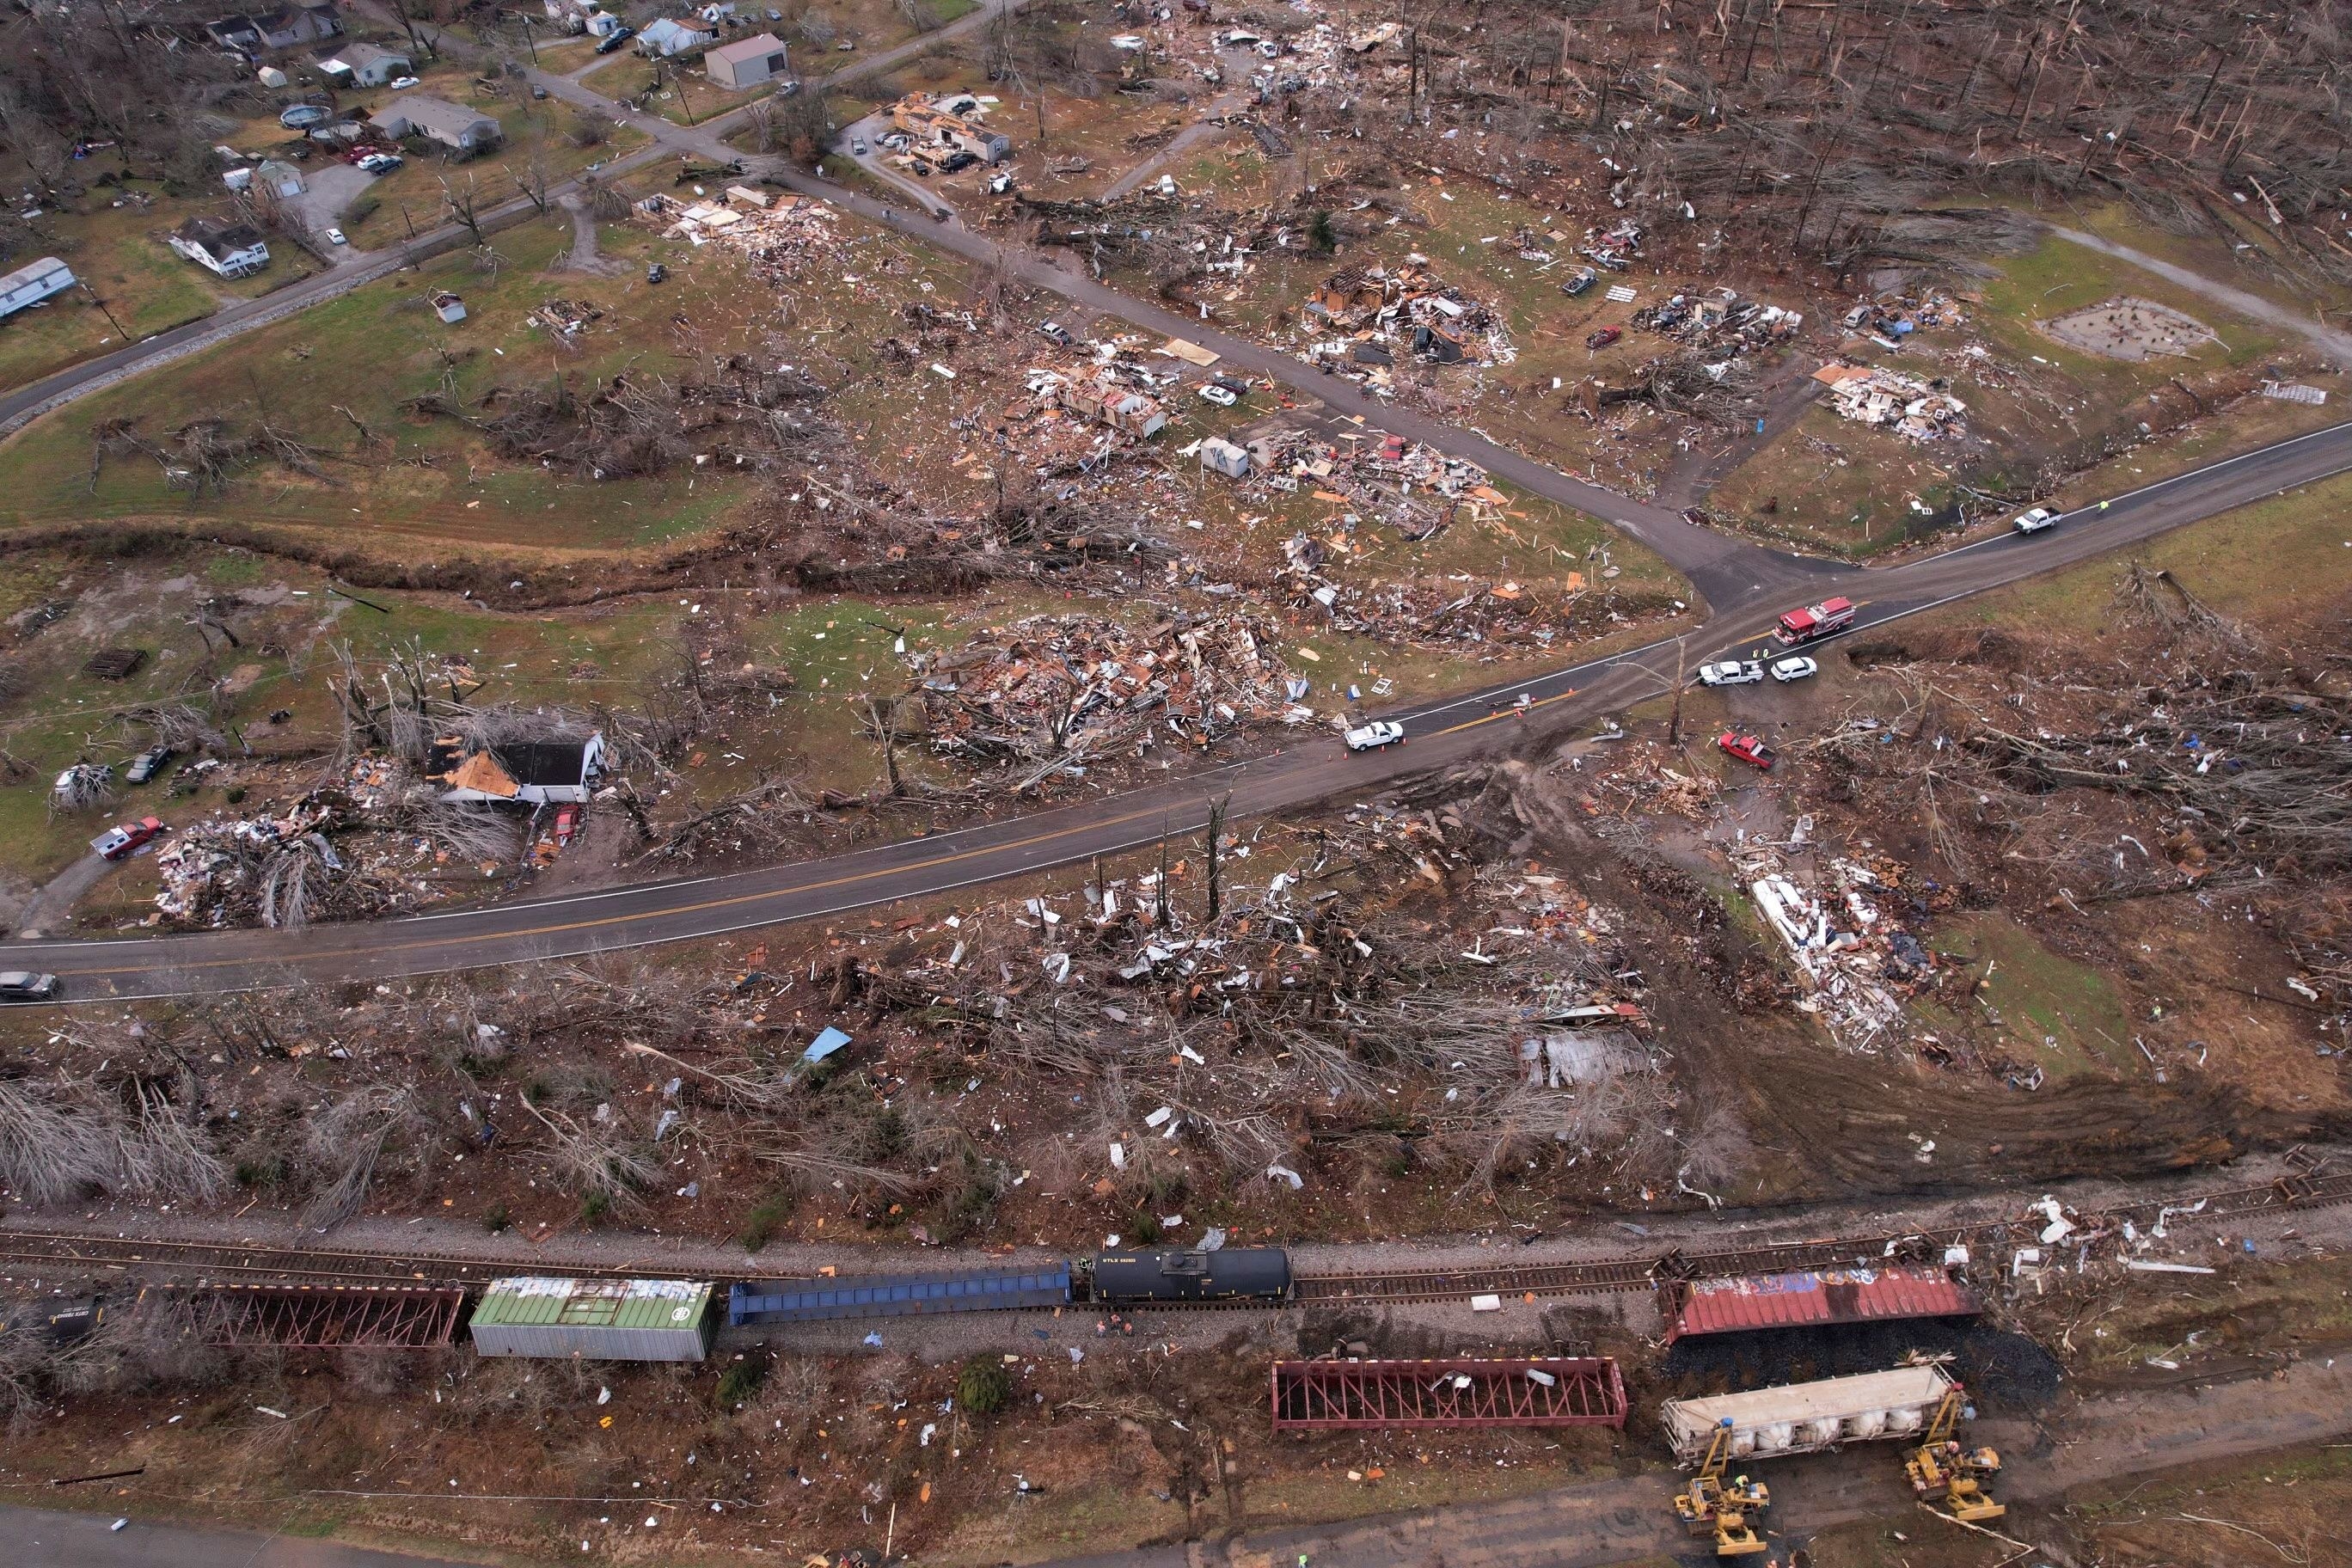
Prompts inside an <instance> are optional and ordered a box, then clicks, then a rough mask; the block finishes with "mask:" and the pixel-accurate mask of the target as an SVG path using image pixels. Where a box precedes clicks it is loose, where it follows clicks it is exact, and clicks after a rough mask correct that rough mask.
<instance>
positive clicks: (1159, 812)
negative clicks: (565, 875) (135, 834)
mask: <svg viewBox="0 0 2352 1568" xmlns="http://www.w3.org/2000/svg"><path fill="white" fill-rule="evenodd" d="M1166 814H1167V808H1166V807H1152V808H1150V809H1147V810H1143V811H1130V812H1127V813H1125V814H1123V815H1121V816H1113V817H1107V818H1105V819H1104V820H1102V821H1100V822H1082V823H1078V824H1076V825H1074V826H1069V827H1058V828H1055V830H1054V831H1053V832H1051V833H1039V834H1034V835H1032V836H1031V837H1027V838H1016V839H1013V840H1011V841H1010V842H1007V843H1003V844H994V845H982V847H979V848H977V849H963V850H959V851H958V852H956V853H955V854H953V855H934V856H932V857H931V858H929V859H927V860H913V861H909V862H908V863H907V864H906V865H904V866H884V867H878V868H876V869H874V870H871V871H858V872H854V873H852V874H851V875H849V876H846V877H834V878H829V879H826V880H824V881H821V882H803V883H799V884H796V885H794V886H792V887H788V888H770V889H765V890H764V891H761V892H756V893H735V894H731V895H730V896H729V897H727V898H723V899H704V900H700V901H699V902H697V903H691V904H678V905H676V906H673V907H669V908H665V909H657V910H642V911H638V912H635V913H625V914H614V915H604V916H600V917H598V918H597V919H595V920H585V921H561V922H559V923H557V924H554V925H541V926H525V927H523V928H521V929H520V930H517V931H490V932H488V933H486V934H485V935H483V936H480V937H474V938H467V937H465V936H463V935H453V936H438V937H428V938H425V939H424V940H421V941H416V942H384V943H380V944H378V943H371V944H369V945H367V946H365V947H363V948H361V949H360V950H359V951H361V952H409V951H412V950H414V949H416V948H430V947H445V946H447V945H449V944H450V943H452V942H464V941H469V940H470V941H490V940H498V941H507V940H510V939H514V938H520V937H534V936H560V935H562V933H563V932H565V931H592V930H593V929H595V928H596V927H598V926H610V925H623V924H628V923H632V922H635V921H647V920H656V919H660V918H662V917H664V916H668V915H691V914H699V913H701V912H702V911H704V910H724V909H731V908H733V907H735V906H737V905H740V904H753V903H758V902H759V901H760V900H763V899H774V898H782V897H784V896H786V895H789V894H793V893H818V892H823V891H824V890H825V889H828V888H844V887H848V886H851V885H853V884H855V883H858V882H866V881H872V880H874V879H877V878H880V877H891V876H900V875H904V874H907V873H909V872H915V871H928V870H929V869H931V868H934V867H938V866H952V865H954V864H956V863H957V862H958V861H961V860H971V859H973V858H978V857H980V856H982V855H999V854H1008V853H1011V852H1013V851H1016V850H1021V849H1030V848H1034V847H1037V846H1038V845H1041V844H1050V843H1052V842H1053V841H1054V840H1055V839H1057V838H1067V837H1070V836H1071V835H1072V834H1076V833H1090V832H1097V831H1100V830H1104V829H1108V828H1113V827H1118V826H1124V825H1125V824H1127V823H1130V822H1140V821H1142V820H1144V819H1146V818H1148V817H1150V816H1165V815H1166ZM901 896H903V897H906V898H919V897H921V896H923V889H915V890H913V891H911V892H908V893H906V894H904V895H901ZM487 912H491V913H495V912H496V911H495V910H491V911H487ZM166 940H169V939H166ZM267 962H269V961H268V960H266V959H254V958H206V959H197V960H194V961H193V962H186V963H179V962H173V961H169V960H165V961H160V962H158V963H140V964H118V965H116V966H114V967H112V968H106V969H67V968H60V969H59V970H58V973H62V974H143V973H148V972H150V971H152V970H155V969H227V968H234V967H236V965H239V964H247V963H267Z"/></svg>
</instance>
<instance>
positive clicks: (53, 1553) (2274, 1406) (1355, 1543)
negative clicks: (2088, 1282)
mask: <svg viewBox="0 0 2352 1568" xmlns="http://www.w3.org/2000/svg"><path fill="white" fill-rule="evenodd" d="M2347 1431H2352V1355H2338V1356H2334V1357H2330V1356H2327V1355H2326V1354H2324V1353H2319V1354H2316V1355H2315V1358H2314V1359H2310V1360H2305V1361H2302V1362H2298V1363H2294V1365H2292V1366H2290V1367H2288V1368H2286V1369H2285V1370H2284V1371H2283V1372H2281V1373H2276V1374H2274V1375H2268V1374H2266V1375H2262V1376H2257V1377H2250V1378H2246V1379H2243V1380H2242V1381H2238V1382H2231V1383H2217V1384H2201V1385H2196V1386H2186V1387H2180V1388H2173V1389H2165V1390H2162V1391H2159V1392H2157V1393H2150V1394H2117V1395H2113V1396H2109V1397H2105V1398H2100V1399H2094V1400H2085V1401H2082V1402H2080V1403H2078V1404H2075V1405H2072V1406H2071V1407H2067V1408H2063V1409H2061V1410H2058V1411H2055V1412H2050V1413H2045V1414H2044V1415H2042V1417H2041V1418H2039V1419H2019V1420H2007V1419H2000V1420H1987V1421H1982V1422H1979V1423H1978V1424H1977V1425H1976V1426H1973V1427H1972V1428H1971V1429H1970V1434H1969V1435H1970V1437H1971V1438H1972V1440H1976V1441H1981V1442H1987V1443H1990V1444H1992V1445H1993V1446H1994V1447H1998V1448H1999V1449H2000V1450H2001V1452H2002V1454H2003V1455H2004V1456H2005V1457H2006V1458H2008V1460H2009V1464H2008V1468H2006V1470H2005V1471H2004V1474H2003V1476H2002V1478H2001V1480H2000V1484H1999V1486H1998V1487H1997V1488H1996V1495H1998V1496H1999V1497H2000V1498H2001V1499H2002V1500H2004V1501H2007V1502H2010V1503H2011V1504H2012V1505H2014V1504H2019V1503H2030V1502H2055V1501H2057V1500H2060V1499H2062V1498H2063V1496H2064V1495H2065V1494H2066V1493H2067V1492H2068V1491H2069V1490H2071V1489H2074V1488H2077V1487H2083V1486H2089V1485H2097V1484H2105V1483H2112V1482H2115V1481H2116V1480H2119V1479H2125V1478H2128V1477H2132V1476H2139V1475H2146V1474H2149V1473H2152V1472H2156V1471H2161V1470H2168V1469H2173V1468H2179V1467H2181V1466H2186V1465H2210V1464H2217V1463H2228V1462H2231V1461H2234V1460H2242V1459H2246V1458H2254V1457H2256V1456H2259V1455H2263V1454H2267V1453H2273V1452H2278V1451H2281V1450H2285V1449H2292V1448H2296V1447H2304V1446H2305V1445H2309V1444H2314V1443H2321V1442H2326V1441H2328V1440H2330V1439H2333V1438H2336V1437H2339V1436H2342V1435H2343V1434H2344V1433H2346V1432H2347ZM1762 1473H1763V1474H1764V1475H1765V1477H1766V1479H1767V1480H1768V1481H1769V1484H1770V1486H1771V1488H1772V1494H1773V1510H1772V1516H1771V1530H1770V1534H1771V1536H1772V1537H1773V1538H1774V1540H1775V1542H1776V1544H1780V1545H1790V1544H1797V1543H1801V1542H1803V1541H1804V1540H1806V1539H1808V1538H1810V1537H1811V1535H1813V1534H1814V1533H1816V1532H1818V1531H1823V1530H1827V1529H1831V1528H1832V1527H1834V1526H1838V1525H1843V1524H1850V1523H1853V1522H1855V1521H1861V1520H1867V1519H1882V1520H1889V1521H1896V1520H1910V1519H1916V1521H1917V1522H1916V1528H1917V1529H1918V1530H1920V1531H1937V1530H1944V1529H1948V1528H1950V1527H1949V1526H1947V1525H1938V1524H1937V1523H1935V1522H1933V1521H1930V1520H1928V1519H1927V1518H1925V1517H1924V1516H1920V1515H1919V1514H1918V1512H1917V1505H1916V1503H1915V1502H1914V1501H1913V1500H1912V1498H1911V1496H1910V1494H1909V1490H1908V1489H1907V1488H1906V1486H1905V1485H1904V1483H1903V1479H1902V1468H1901V1465H1900V1454H1899V1452H1898V1451H1897V1450H1896V1449H1895V1448H1894V1447H1891V1446H1887V1445H1883V1444H1865V1445H1860V1446H1857V1447H1853V1448H1850V1449H1848V1450H1846V1451H1844V1452H1843V1453H1836V1454H1821V1455H1813V1456H1809V1457H1807V1458H1801V1459H1791V1460H1788V1461H1785V1462H1778V1463H1774V1464H1772V1465H1771V1466H1770V1467H1769V1469H1767V1470H1765V1471H1764V1472H1762ZM1678 1479H1679V1477H1678V1476H1676V1475H1675V1473H1674V1472H1672V1471H1669V1470H1665V1469H1663V1468H1660V1469H1653V1470H1648V1471H1644V1472H1643V1473H1642V1474H1639V1475H1633V1476H1624V1477H1620V1478H1617V1479H1611V1480H1604V1481H1595V1482H1590V1483H1587V1484H1585V1485H1582V1486H1574V1487H1563V1488H1561V1489H1558V1490H1556V1491H1550V1492H1543V1493H1538V1494H1537V1495H1534V1496H1531V1497H1522V1498H1512V1499H1508V1500H1503V1501H1499V1502H1492V1503H1479V1504H1470V1505H1465V1506H1462V1507H1457V1508H1444V1509H1435V1510H1429V1511H1427V1512H1422V1513H1411V1514H1389V1515H1383V1516H1376V1517H1373V1518H1370V1519H1362V1520H1357V1521H1351V1522H1349V1523H1345V1524H1338V1525H1325V1526H1299V1527H1295V1528H1290V1529H1283V1530H1271V1531H1255V1532H1244V1533H1243V1534H1240V1535H1237V1536H1234V1537H1232V1538H1230V1539H1226V1540H1219V1541H1214V1542H1180V1543H1175V1544H1171V1545H1166V1546H1159V1547H1151V1548H1147V1549H1143V1550H1139V1551H1132V1552H1111V1553H1107V1554H1103V1555H1098V1556H1093V1557H1083V1558H1071V1559H1063V1560H1061V1561H1062V1562H1064V1563H1066V1564H1068V1565H1069V1568H1208V1565H1209V1564H1213V1563H1226V1564H1231V1565H1232V1568H1275V1565H1277V1564H1281V1565H1286V1564H1288V1563H1295V1562H1296V1563H1344V1564H1346V1565H1347V1568H1441V1565H1442V1568H1606V1565H1609V1564H1613V1563H1633V1562H1640V1561H1643V1560H1644V1559H1655V1558H1659V1557H1675V1558H1686V1557H1687V1555H1688V1553H1689V1550H1690V1544H1691V1543H1690V1542H1689V1539H1688V1538H1687V1537H1686V1536H1685V1534H1684V1533H1683V1531H1682V1529H1681V1527H1680V1526H1679V1525H1677V1524H1676V1523H1675V1521H1674V1516H1673V1513H1672V1510H1671V1509H1670V1506H1669V1503H1670V1500H1671V1499H1672V1497H1673V1494H1674V1489H1675V1483H1676V1481H1677V1480H1678ZM110 1522H111V1521H110V1519H109V1518H108V1517H107V1516H105V1515H104V1514H102V1513H92V1514H64V1513H54V1512H48V1511H45V1510H34V1509H22V1508H11V1507H5V1506H0V1535H5V1537H6V1538H7V1539H8V1540H10V1541H11V1542H13V1543H14V1544H15V1545H16V1553H17V1558H18V1561H20V1562H23V1563H26V1564H28V1565H29V1568H115V1565H117V1564H123V1565H128V1564H132V1563H191V1564H197V1565H199V1568H212V1565H220V1568H226V1565H228V1564H232V1563H237V1564H242V1563H274V1564H283V1565H286V1568H296V1565H299V1568H396V1565H399V1564H421V1563H427V1562H440V1561H445V1560H444V1559H439V1558H430V1559H428V1558H424V1557H408V1556H397V1555H394V1554H392V1553H388V1552H372V1551H368V1550H365V1549H363V1548H358V1547H351V1546H343V1545H340V1544H337V1543H334V1542H310V1541H302V1542H294V1541H287V1540H282V1539H279V1538H274V1537H265V1536H261V1535H257V1534H251V1533H247V1532H245V1531H225V1530H210V1529H203V1528H196V1527H184V1526H178V1525H173V1524H169V1523H162V1522H145V1521H142V1522H140V1523H137V1524H134V1525H131V1526H129V1527H127V1528H126V1529H124V1530H123V1531H121V1532H120V1533H115V1532H112V1531H110V1530H109V1528H108V1526H109V1525H110ZM2003 1524H2004V1528H2005V1530H2006V1531H2011V1532H2015V1533H2017V1534H2018V1535H2019V1538H2020V1539H2023V1540H2032V1536H2033V1528H2032V1523H2031V1521H2027V1520H2024V1519H2021V1518H2019V1517H2018V1516H2017V1515H2015V1514H2012V1515H2011V1518H2010V1519H2009V1520H2007V1521H2003Z"/></svg>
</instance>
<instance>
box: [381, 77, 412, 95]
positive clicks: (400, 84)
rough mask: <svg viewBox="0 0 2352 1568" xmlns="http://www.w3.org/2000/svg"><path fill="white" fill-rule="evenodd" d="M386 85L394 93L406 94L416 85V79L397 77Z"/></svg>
mask: <svg viewBox="0 0 2352 1568" xmlns="http://www.w3.org/2000/svg"><path fill="white" fill-rule="evenodd" d="M384 85H385V86H386V87H388V88H390V89H392V90H393V91H394V92H406V91H407V90H408V89H410V88H412V87H415V85H416V79H415V77H413V76H396V77H394V78H393V79H391V80H390V81H388V82H386V83H384Z"/></svg>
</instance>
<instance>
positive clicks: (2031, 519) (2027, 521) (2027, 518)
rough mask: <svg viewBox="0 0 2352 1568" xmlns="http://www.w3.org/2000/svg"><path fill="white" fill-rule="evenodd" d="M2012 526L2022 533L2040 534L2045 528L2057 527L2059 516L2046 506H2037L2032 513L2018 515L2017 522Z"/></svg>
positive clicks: (2024, 512)
mask: <svg viewBox="0 0 2352 1568" xmlns="http://www.w3.org/2000/svg"><path fill="white" fill-rule="evenodd" d="M2010 526H2011V528H2013V529H2015V530H2017V531H2018V532H2020V533H2039V532H2041V531H2042V530H2043V529H2045V528H2055V527H2057V526H2058V514H2057V513H2056V512H2054V511H2052V510H2050V509H2049V508H2048V507H2046V506H2037V507H2035V508H2034V509H2033V510H2031V511H2022V512H2020V513H2018V514H2017V521H2015V522H2012V523H2011V524H2010Z"/></svg>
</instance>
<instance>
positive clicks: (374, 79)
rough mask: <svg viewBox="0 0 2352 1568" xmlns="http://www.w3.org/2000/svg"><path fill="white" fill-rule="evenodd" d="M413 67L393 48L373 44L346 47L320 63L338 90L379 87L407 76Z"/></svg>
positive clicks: (413, 65)
mask: <svg viewBox="0 0 2352 1568" xmlns="http://www.w3.org/2000/svg"><path fill="white" fill-rule="evenodd" d="M319 69H320V70H321V71H323V72H324V73H325V74H326V75H327V76H329V77H330V78H331V79H333V80H334V81H335V83H336V85H338V86H340V87H382V86H383V84H384V83H385V82H388V81H390V80H391V79H393V78H394V77H396V76H410V75H413V74H415V63H414V62H413V61H411V60H410V59H409V58H408V57H407V56H406V55H404V54H402V53H400V52H398V51H397V50H394V49H383V48H378V47H376V46H375V45H373V44H369V43H354V44H346V45H344V46H343V47H341V48H340V49H337V50H336V51H335V52H334V53H333V54H332V55H331V56H330V57H328V58H325V59H323V60H320V62H319Z"/></svg>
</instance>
